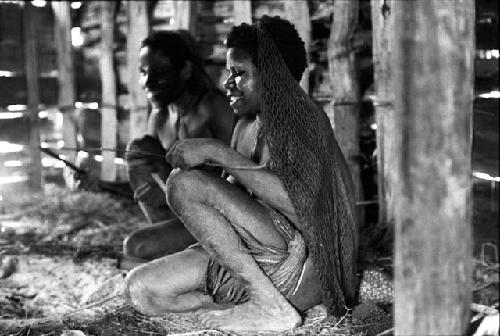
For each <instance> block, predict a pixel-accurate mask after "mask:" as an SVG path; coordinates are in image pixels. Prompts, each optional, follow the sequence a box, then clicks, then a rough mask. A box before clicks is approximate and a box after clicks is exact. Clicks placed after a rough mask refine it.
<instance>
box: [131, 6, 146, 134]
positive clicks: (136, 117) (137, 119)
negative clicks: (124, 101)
mask: <svg viewBox="0 0 500 336" xmlns="http://www.w3.org/2000/svg"><path fill="white" fill-rule="evenodd" d="M127 5H128V35H127V68H128V75H129V78H128V92H129V96H130V139H131V140H132V139H135V138H139V137H141V136H143V135H144V134H146V132H147V127H148V101H147V99H146V93H145V92H144V90H143V89H142V87H141V86H140V84H139V49H140V47H141V42H142V40H144V39H145V38H146V37H147V36H148V35H149V21H150V20H149V14H148V8H147V6H148V5H147V3H146V2H145V1H129V2H128V3H127Z"/></svg>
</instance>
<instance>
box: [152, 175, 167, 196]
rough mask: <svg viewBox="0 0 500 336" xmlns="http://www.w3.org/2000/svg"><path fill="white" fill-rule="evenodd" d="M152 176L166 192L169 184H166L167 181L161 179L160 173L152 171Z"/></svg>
mask: <svg viewBox="0 0 500 336" xmlns="http://www.w3.org/2000/svg"><path fill="white" fill-rule="evenodd" d="M151 176H152V177H153V179H154V180H155V181H156V183H158V185H159V186H160V188H161V190H163V192H164V193H166V192H167V186H166V185H165V183H164V182H163V181H162V180H161V177H160V175H158V174H157V173H152V174H151Z"/></svg>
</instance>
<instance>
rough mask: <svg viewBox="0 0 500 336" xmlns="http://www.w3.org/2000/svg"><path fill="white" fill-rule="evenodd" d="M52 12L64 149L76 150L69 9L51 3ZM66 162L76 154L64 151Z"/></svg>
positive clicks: (66, 4) (63, 3)
mask: <svg viewBox="0 0 500 336" xmlns="http://www.w3.org/2000/svg"><path fill="white" fill-rule="evenodd" d="M52 9H53V11H54V20H55V25H54V38H55V43H56V48H57V59H58V62H57V64H58V66H59V69H58V70H59V76H58V82H59V98H58V102H59V106H61V107H60V108H59V109H60V111H61V112H62V113H63V140H64V147H69V148H76V147H77V141H76V127H75V123H74V121H73V118H72V117H73V111H74V110H73V107H74V104H75V95H76V94H75V82H74V69H73V55H72V48H71V46H72V44H71V12H70V11H71V7H70V3H69V2H66V1H61V2H52ZM64 154H65V155H66V160H68V161H69V162H73V163H74V162H75V159H76V153H75V152H74V151H66V152H65V153H64Z"/></svg>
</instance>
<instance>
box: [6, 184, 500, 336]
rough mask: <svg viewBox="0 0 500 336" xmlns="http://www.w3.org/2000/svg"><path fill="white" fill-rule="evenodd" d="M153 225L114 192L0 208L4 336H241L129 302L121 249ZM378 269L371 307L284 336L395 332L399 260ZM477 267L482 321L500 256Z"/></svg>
mask: <svg viewBox="0 0 500 336" xmlns="http://www.w3.org/2000/svg"><path fill="white" fill-rule="evenodd" d="M143 223H144V219H143V216H142V214H141V213H140V211H139V209H138V207H137V206H136V205H135V204H134V203H133V202H132V201H131V200H127V199H124V198H117V197H113V196H110V194H107V193H92V192H70V191H67V190H64V189H61V188H58V187H53V186H48V187H47V190H46V192H45V195H44V196H41V195H36V194H28V195H26V194H24V195H12V196H11V197H10V198H8V199H7V198H6V197H5V199H4V200H2V201H1V203H0V262H1V264H0V335H2V336H3V335H16V336H21V335H24V336H28V335H29V336H38V335H51V336H59V335H64V336H82V335H83V336H90V335H93V336H101V335H103V336H104V335H105V336H113V335H124V336H132V335H134V336H135V335H185V336H187V335H236V334H231V333H223V332H220V331H216V330H206V329H205V328H204V327H203V326H202V325H200V324H199V323H198V321H197V319H196V316H195V315H194V314H168V315H165V316H162V317H155V318H151V317H146V316H143V315H141V314H139V313H137V312H135V311H134V310H133V309H132V308H131V307H129V306H128V305H127V304H126V303H125V302H124V300H123V299H122V293H123V280H124V276H125V272H124V271H121V270H119V269H118V267H117V266H118V263H119V261H120V256H121V242H122V241H123V238H124V237H125V236H126V235H127V234H129V233H130V232H131V231H133V230H134V229H136V228H138V227H139V226H141V225H142V224H143ZM485 248H486V249H488V248H491V247H489V246H486V247H485ZM488 255H491V253H490V254H488ZM493 255H496V257H497V256H498V254H497V253H496V252H494V253H493ZM486 259H487V260H486ZM372 261H373V260H372ZM377 262H378V265H379V268H377V269H372V270H366V271H365V272H364V273H363V275H364V279H365V281H364V282H361V288H360V297H361V298H363V299H364V300H363V301H364V303H363V304H361V305H359V306H357V307H356V308H354V309H353V310H352V311H349V313H348V314H347V315H346V316H344V317H342V318H335V317H333V316H328V315H327V314H326V311H325V309H324V307H322V306H317V307H315V308H313V309H311V310H310V311H308V312H307V313H306V314H305V315H304V324H303V326H301V327H299V328H295V329H293V330H289V331H286V332H283V333H279V335H282V336H292V335H323V336H329V335H340V336H343V335H357V336H361V335H369V336H375V335H391V334H392V327H393V325H392V314H391V309H392V307H391V299H392V292H393V284H392V280H391V279H390V273H391V272H390V270H391V265H390V264H391V258H390V257H388V258H387V257H386V258H379V259H378V260H377ZM377 262H375V263H374V264H377ZM475 263H476V267H475V273H474V280H475V283H474V285H475V290H474V302H475V303H477V304H478V305H477V307H475V312H474V316H475V317H476V318H477V317H480V318H483V317H484V316H487V315H488V314H489V315H492V314H493V315H494V314H498V311H497V310H496V309H495V308H496V307H498V258H497V259H496V260H495V259H494V258H491V257H489V258H486V257H485V258H483V259H480V258H478V259H475ZM367 279H370V280H367ZM370 281H371V282H370ZM486 308H488V309H490V308H491V310H490V311H485V309H486ZM478 311H482V312H483V314H482V315H480V314H479V313H478ZM497 316H498V315H497ZM477 321H481V319H477ZM477 321H476V324H477V323H478V322H477ZM262 335H266V333H262ZM267 335H278V334H276V333H272V334H267Z"/></svg>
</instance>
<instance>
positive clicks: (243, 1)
mask: <svg viewBox="0 0 500 336" xmlns="http://www.w3.org/2000/svg"><path fill="white" fill-rule="evenodd" d="M233 17H234V25H235V26H238V25H240V24H242V23H248V24H251V23H252V1H251V0H233Z"/></svg>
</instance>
